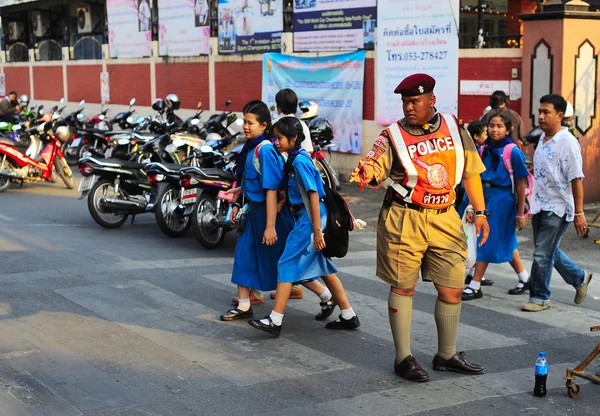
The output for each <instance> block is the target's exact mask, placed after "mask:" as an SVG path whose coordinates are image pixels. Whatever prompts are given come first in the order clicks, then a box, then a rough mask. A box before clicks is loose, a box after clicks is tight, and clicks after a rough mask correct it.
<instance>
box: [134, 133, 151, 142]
mask: <svg viewBox="0 0 600 416" xmlns="http://www.w3.org/2000/svg"><path fill="white" fill-rule="evenodd" d="M131 137H135V138H136V139H138V140H140V141H143V142H149V141H150V140H153V139H155V138H156V136H150V135H143V134H139V133H131Z"/></svg>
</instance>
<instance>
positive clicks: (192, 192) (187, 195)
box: [181, 188, 196, 205]
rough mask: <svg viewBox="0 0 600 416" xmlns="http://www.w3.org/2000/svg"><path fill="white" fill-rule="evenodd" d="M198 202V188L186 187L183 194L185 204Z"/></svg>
mask: <svg viewBox="0 0 600 416" xmlns="http://www.w3.org/2000/svg"><path fill="white" fill-rule="evenodd" d="M195 202H196V188H192V189H184V190H183V194H182V196H181V203H182V204H183V205H188V204H194V203H195Z"/></svg>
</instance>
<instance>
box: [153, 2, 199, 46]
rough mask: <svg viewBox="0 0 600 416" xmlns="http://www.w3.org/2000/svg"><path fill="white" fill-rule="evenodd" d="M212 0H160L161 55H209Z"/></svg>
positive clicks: (159, 38)
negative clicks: (210, 7)
mask: <svg viewBox="0 0 600 416" xmlns="http://www.w3.org/2000/svg"><path fill="white" fill-rule="evenodd" d="M208 2H209V0H158V53H159V55H160V56H198V55H208V49H209V41H210V9H209V7H208Z"/></svg>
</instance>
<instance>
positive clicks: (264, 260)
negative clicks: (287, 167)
mask: <svg viewBox="0 0 600 416" xmlns="http://www.w3.org/2000/svg"><path fill="white" fill-rule="evenodd" d="M243 113H244V135H245V136H246V139H248V141H247V142H246V144H245V145H244V148H243V150H242V152H241V153H240V155H239V159H238V169H239V170H240V172H239V176H241V183H242V189H241V194H242V197H241V198H240V197H239V196H238V203H240V202H241V205H244V204H246V203H247V204H248V205H249V209H248V211H247V212H246V222H245V227H244V229H243V230H242V232H241V233H240V235H239V237H238V242H237V245H236V247H235V257H234V263H233V273H232V276H231V282H232V283H234V284H236V285H237V286H238V296H239V302H238V305H237V307H235V308H232V309H230V310H228V311H227V312H226V313H225V314H224V315H221V317H220V319H221V320H222V321H232V320H235V319H244V318H246V319H247V318H252V316H253V311H252V308H251V305H250V288H253V289H259V290H275V289H276V287H277V261H278V260H279V258H280V257H281V253H283V248H284V245H285V240H286V238H287V234H288V233H289V230H290V228H289V221H286V220H285V219H284V220H280V221H277V217H278V214H277V193H278V189H279V185H280V183H281V179H282V178H283V159H282V158H281V155H279V153H277V150H275V147H274V146H273V142H272V126H271V112H270V111H269V108H268V107H267V105H266V104H265V103H263V102H262V101H259V100H256V101H250V102H249V103H248V104H246V106H245V107H244V109H243ZM257 150H258V152H257ZM255 153H258V166H257V164H256V163H254V162H255V160H254V159H255ZM240 199H241V201H240ZM239 209H240V204H236V206H234V207H233V209H232V210H231V221H232V222H233V223H235V222H236V218H237V215H238V212H239Z"/></svg>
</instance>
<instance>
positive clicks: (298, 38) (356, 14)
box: [294, 0, 377, 52]
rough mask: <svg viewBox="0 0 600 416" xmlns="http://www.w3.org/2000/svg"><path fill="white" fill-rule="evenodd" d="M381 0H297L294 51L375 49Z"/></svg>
mask: <svg viewBox="0 0 600 416" xmlns="http://www.w3.org/2000/svg"><path fill="white" fill-rule="evenodd" d="M376 14H377V0H294V52H318V51H352V50H357V49H369V50H373V49H375V27H376V20H375V17H376Z"/></svg>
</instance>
